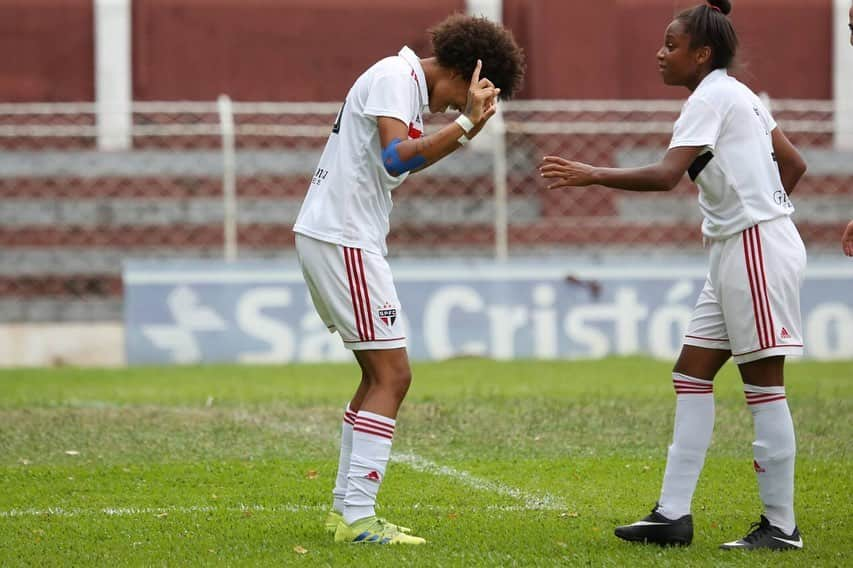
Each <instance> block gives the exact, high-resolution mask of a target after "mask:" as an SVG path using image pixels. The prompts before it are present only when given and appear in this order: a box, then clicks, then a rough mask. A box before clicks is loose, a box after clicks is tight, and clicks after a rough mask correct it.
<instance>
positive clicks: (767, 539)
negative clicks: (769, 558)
mask: <svg viewBox="0 0 853 568" xmlns="http://www.w3.org/2000/svg"><path fill="white" fill-rule="evenodd" d="M749 530H750V533H749V534H748V535H746V536H745V537H743V538H742V539H740V540H733V541H731V542H727V543H725V544H721V545H720V548H722V549H723V550H737V549H746V550H755V549H759V548H763V549H767V550H801V549H802V548H803V538H802V537H801V536H800V531H799V529H797V528H794V532H792V533H791V534H785V533H783V532H782V529H780V528H779V527H774V526H773V525H771V524H770V521H768V520H767V517H765V516H764V515H761V521H759V522H757V523H752V526H751V527H749Z"/></svg>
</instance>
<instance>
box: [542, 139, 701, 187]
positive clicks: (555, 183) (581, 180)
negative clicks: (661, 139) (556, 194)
mask: <svg viewBox="0 0 853 568" xmlns="http://www.w3.org/2000/svg"><path fill="white" fill-rule="evenodd" d="M702 148H703V147H701V146H683V147H678V148H671V149H670V150H669V151H667V153H666V155H665V156H664V157H663V159H662V160H661V161H660V162H658V163H657V164H652V165H649V166H644V167H641V168H599V167H595V166H591V165H589V164H584V163H582V162H572V161H570V160H566V159H565V158H561V157H559V156H545V158H543V159H542V163H540V164H539V172H540V174H541V175H542V177H543V178H545V179H546V180H548V182H549V185H548V189H557V188H561V187H582V186H587V185H604V186H607V187H613V188H616V189H626V190H628V191H669V190H671V189H672V188H674V187H675V186H676V185H678V182H679V181H681V178H682V177H684V173H685V172H686V171H687V168H689V167H690V164H692V163H693V160H695V159H696V156H698V155H699V154H700V153H701V151H702Z"/></svg>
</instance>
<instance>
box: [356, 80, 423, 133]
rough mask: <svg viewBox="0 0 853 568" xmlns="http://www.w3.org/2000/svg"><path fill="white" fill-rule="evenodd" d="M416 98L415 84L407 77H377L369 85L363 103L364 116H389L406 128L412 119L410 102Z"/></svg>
mask: <svg viewBox="0 0 853 568" xmlns="http://www.w3.org/2000/svg"><path fill="white" fill-rule="evenodd" d="M417 96H418V93H417V83H415V82H414V81H413V80H412V77H410V76H409V75H407V74H404V73H385V74H382V75H379V76H377V77H376V78H374V79H373V81H372V83H371V84H370V91H369V92H368V94H367V100H366V101H365V103H364V114H366V115H368V116H375V117H380V116H389V117H391V118H396V119H397V120H399V121H401V122H403V123H404V124H405V125H406V126H408V125H409V123H410V122H411V121H412V119H413V118H414V115H413V105H412V100H413V99H414V98H415V97H417Z"/></svg>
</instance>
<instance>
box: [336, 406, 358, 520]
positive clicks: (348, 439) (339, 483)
mask: <svg viewBox="0 0 853 568" xmlns="http://www.w3.org/2000/svg"><path fill="white" fill-rule="evenodd" d="M355 415H356V413H355V412H353V411H352V410H350V407H349V403H347V407H346V409H345V410H344V420H343V423H342V426H341V455H340V456H339V457H338V475H337V477H336V478H335V488H334V489H333V490H332V495H334V497H335V500H334V503H333V504H332V507H333V508H334V509H335V511H337V512H338V513H343V512H344V497H346V494H347V473H349V460H350V454H352V426H353V424H355Z"/></svg>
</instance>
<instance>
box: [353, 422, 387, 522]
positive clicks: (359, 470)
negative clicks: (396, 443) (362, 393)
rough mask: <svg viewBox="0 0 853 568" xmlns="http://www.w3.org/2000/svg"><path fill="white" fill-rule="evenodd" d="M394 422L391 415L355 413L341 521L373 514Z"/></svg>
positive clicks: (354, 519) (355, 519)
mask: <svg viewBox="0 0 853 568" xmlns="http://www.w3.org/2000/svg"><path fill="white" fill-rule="evenodd" d="M396 423H397V421H396V420H394V419H392V418H388V417H387V416H380V415H379V414H374V413H372V412H367V411H365V410H359V411H358V415H356V418H355V425H354V426H353V427H352V455H351V457H350V464H349V474H348V475H347V492H346V497H345V498H344V522H346V523H347V524H348V525H351V524H353V523H354V522H355V521H357V520H359V519H363V518H365V517H372V516H373V515H375V514H376V510H375V508H374V507H375V506H376V494H377V493H378V492H379V486H380V485H381V484H382V480H383V479H385V468H386V467H387V466H388V458H389V457H390V456H391V440H392V439H393V438H394V427H395V425H396Z"/></svg>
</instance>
